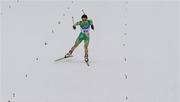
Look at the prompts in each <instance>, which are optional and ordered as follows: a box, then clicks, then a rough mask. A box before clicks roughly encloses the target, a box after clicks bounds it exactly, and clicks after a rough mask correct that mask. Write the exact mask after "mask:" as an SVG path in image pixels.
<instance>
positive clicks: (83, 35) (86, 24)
mask: <svg viewBox="0 0 180 102" xmlns="http://www.w3.org/2000/svg"><path fill="white" fill-rule="evenodd" d="M81 19H82V20H81V21H79V22H76V23H75V24H74V25H73V29H74V30H75V29H76V26H78V25H79V26H80V28H81V32H80V34H79V36H78V38H77V39H76V41H75V44H74V46H73V47H72V48H71V49H70V50H69V52H68V53H67V54H66V55H65V56H64V57H65V58H68V57H71V56H72V53H73V51H74V50H75V49H76V48H77V46H78V45H79V44H80V43H81V42H82V41H84V53H85V55H84V60H85V62H88V61H89V59H88V45H89V39H90V36H89V30H90V28H91V29H92V30H94V25H93V22H92V20H89V19H88V17H87V15H86V14H84V15H82V17H81Z"/></svg>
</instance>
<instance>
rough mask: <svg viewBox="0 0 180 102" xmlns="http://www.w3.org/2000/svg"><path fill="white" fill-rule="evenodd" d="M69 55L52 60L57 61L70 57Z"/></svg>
mask: <svg viewBox="0 0 180 102" xmlns="http://www.w3.org/2000/svg"><path fill="white" fill-rule="evenodd" d="M70 57H72V56H69V57H62V58H59V59H56V60H54V62H57V61H60V60H63V59H66V58H70Z"/></svg>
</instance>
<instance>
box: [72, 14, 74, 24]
mask: <svg viewBox="0 0 180 102" xmlns="http://www.w3.org/2000/svg"><path fill="white" fill-rule="evenodd" d="M72 22H73V25H74V17H73V16H72Z"/></svg>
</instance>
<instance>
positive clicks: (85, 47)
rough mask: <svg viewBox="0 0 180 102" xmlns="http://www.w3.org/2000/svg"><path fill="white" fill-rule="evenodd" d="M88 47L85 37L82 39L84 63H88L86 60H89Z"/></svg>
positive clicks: (87, 40) (87, 39)
mask: <svg viewBox="0 0 180 102" xmlns="http://www.w3.org/2000/svg"><path fill="white" fill-rule="evenodd" d="M88 45H89V37H86V38H85V39H84V53H85V55H84V59H85V61H86V62H88V60H89V59H88Z"/></svg>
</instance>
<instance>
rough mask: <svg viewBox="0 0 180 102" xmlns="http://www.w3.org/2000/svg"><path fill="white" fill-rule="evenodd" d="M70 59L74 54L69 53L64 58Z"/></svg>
mask: <svg viewBox="0 0 180 102" xmlns="http://www.w3.org/2000/svg"><path fill="white" fill-rule="evenodd" d="M69 57H72V54H71V53H69V52H68V53H67V54H66V55H65V56H64V58H69Z"/></svg>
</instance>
